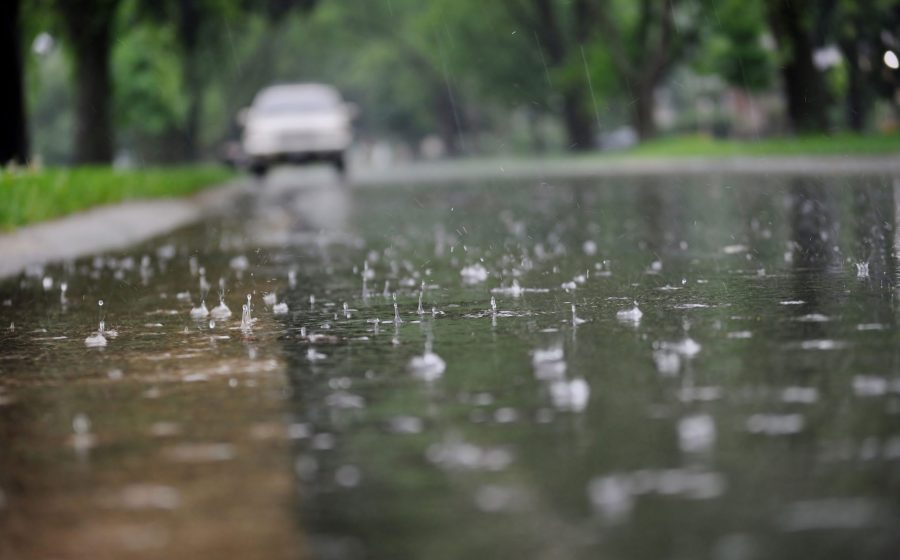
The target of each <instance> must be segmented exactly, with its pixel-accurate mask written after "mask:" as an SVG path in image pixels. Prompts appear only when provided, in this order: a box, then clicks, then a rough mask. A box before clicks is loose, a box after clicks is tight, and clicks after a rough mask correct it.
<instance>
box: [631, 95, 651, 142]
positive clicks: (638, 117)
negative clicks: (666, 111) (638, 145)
mask: <svg viewBox="0 0 900 560" xmlns="http://www.w3.org/2000/svg"><path fill="white" fill-rule="evenodd" d="M635 93H636V95H637V99H635V101H634V105H632V107H633V109H632V118H633V119H634V120H633V123H634V129H635V131H636V132H637V135H638V138H639V139H640V140H641V142H643V141H645V140H649V139H651V138H653V137H654V136H656V121H655V119H654V113H655V112H656V98H655V97H654V96H653V94H654V88H653V87H652V86H643V87H638V88H637V89H636V90H635Z"/></svg>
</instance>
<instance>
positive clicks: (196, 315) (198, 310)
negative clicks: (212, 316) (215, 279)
mask: <svg viewBox="0 0 900 560" xmlns="http://www.w3.org/2000/svg"><path fill="white" fill-rule="evenodd" d="M192 262H196V260H195V259H193V258H192ZM198 273H199V274H200V305H199V306H197V307H192V308H191V319H205V318H207V317H209V309H207V308H206V294H207V292H208V291H209V283H208V282H207V281H206V269H205V268H203V267H200V268H199V269H198Z"/></svg>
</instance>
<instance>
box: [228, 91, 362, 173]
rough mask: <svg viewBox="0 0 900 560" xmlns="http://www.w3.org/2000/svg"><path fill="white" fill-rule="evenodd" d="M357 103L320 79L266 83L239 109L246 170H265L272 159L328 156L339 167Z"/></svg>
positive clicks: (294, 160) (342, 166)
mask: <svg viewBox="0 0 900 560" xmlns="http://www.w3.org/2000/svg"><path fill="white" fill-rule="evenodd" d="M355 113H356V108H355V106H353V105H352V104H348V103H345V102H344V100H343V99H342V98H341V94H340V93H338V91H337V90H336V89H334V88H333V87H331V86H327V85H323V84H285V85H275V86H270V87H267V88H265V89H263V90H262V91H260V92H259V93H257V94H256V97H255V98H254V99H253V104H252V105H251V106H250V107H249V108H247V109H244V110H242V111H241V112H240V114H239V115H238V120H239V121H240V122H241V123H242V124H243V126H244V131H243V135H242V138H241V144H242V148H243V152H244V156H245V158H246V160H247V164H248V166H249V168H250V171H251V172H252V173H253V174H255V175H259V176H262V175H265V173H266V171H268V169H269V167H271V166H272V165H274V164H276V163H304V162H309V161H327V162H330V163H332V164H333V165H334V166H335V167H336V168H337V170H338V171H339V172H341V173H343V172H344V170H345V167H346V163H345V154H346V151H347V148H349V147H350V142H351V141H352V140H353V132H352V128H351V121H352V120H353V118H354V117H355Z"/></svg>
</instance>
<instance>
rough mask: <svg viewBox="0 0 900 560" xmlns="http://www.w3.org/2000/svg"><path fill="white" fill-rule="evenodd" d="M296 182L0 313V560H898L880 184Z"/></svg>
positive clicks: (37, 286)
mask: <svg viewBox="0 0 900 560" xmlns="http://www.w3.org/2000/svg"><path fill="white" fill-rule="evenodd" d="M299 180H300V179H298V176H296V175H293V174H281V175H277V174H276V175H275V176H273V177H272V179H271V181H270V183H269V184H267V185H266V186H265V187H261V188H260V191H259V193H258V195H256V196H252V197H248V198H246V199H245V200H242V201H241V203H240V204H239V205H238V206H237V207H236V208H235V209H234V210H233V212H232V213H230V214H228V215H226V216H222V217H219V218H214V219H210V220H208V221H207V222H205V223H202V224H198V225H197V226H194V227H191V228H187V229H185V230H182V231H179V232H176V233H175V234H173V235H171V236H167V237H165V238H163V239H158V240H155V241H153V242H151V243H148V244H146V245H145V246H141V247H137V248H135V249H134V250H133V251H128V252H127V253H125V254H117V255H109V256H102V257H98V258H96V259H86V260H82V261H78V262H75V263H68V264H65V265H58V266H50V267H47V268H46V269H43V270H32V271H30V272H29V273H28V274H25V275H23V276H21V277H20V278H16V279H13V280H9V281H7V282H6V283H5V284H3V286H2V288H0V292H2V299H3V300H5V301H4V306H3V307H0V319H2V323H3V324H4V325H9V324H10V323H14V325H15V326H14V329H10V330H7V331H5V332H4V333H3V335H2V344H3V348H4V353H3V357H2V358H3V359H2V360H0V369H2V378H0V402H2V405H0V415H2V416H3V422H2V425H3V434H2V437H3V449H4V452H3V453H2V455H0V490H2V492H3V496H4V500H3V504H4V508H3V510H2V513H0V516H2V517H0V519H2V520H3V521H2V522H0V531H2V534H4V535H6V536H7V537H8V538H7V537H4V539H2V540H4V541H6V542H10V543H12V545H11V546H8V547H7V548H8V549H10V550H12V551H14V552H16V553H18V554H19V555H20V556H22V557H39V556H40V553H41V552H43V551H44V550H45V549H44V548H42V546H45V547H49V548H47V549H46V550H49V551H50V552H53V553H59V552H60V549H59V547H56V548H53V546H50V545H40V546H39V545H38V544H35V543H37V542H38V541H41V542H43V541H46V539H42V538H39V537H46V536H49V535H54V536H60V535H66V536H67V538H69V539H70V540H71V542H72V543H73V544H72V546H75V547H77V546H82V545H83V544H84V543H91V542H99V543H101V544H104V543H105V544H106V545H108V546H113V545H114V546H117V547H119V549H118V550H120V551H121V553H122V554H126V555H127V554H132V555H135V556H140V555H141V554H144V555H148V556H147V557H152V554H154V553H158V552H159V551H160V550H166V551H170V552H171V551H176V550H183V548H182V547H183V546H186V544H185V543H195V544H196V543H198V542H199V543H201V544H198V545H197V547H198V548H196V549H195V550H199V551H201V553H203V554H206V553H207V552H208V551H210V550H214V549H213V548H209V547H211V546H213V545H212V544H210V542H213V541H215V540H216V539H224V542H234V543H237V544H236V545H235V546H239V547H244V548H243V550H245V551H253V553H249V552H248V553H247V554H245V555H240V554H235V552H234V550H236V549H234V548H232V549H228V548H224V547H223V548H222V550H221V551H219V552H221V555H224V556H225V557H255V556H259V557H263V556H265V557H269V558H271V557H273V556H274V557H277V556H285V557H290V556H292V555H294V556H312V557H318V558H460V557H475V556H477V557H514V556H517V557H529V558H532V557H553V558H596V557H597V556H598V555H604V556H609V557H623V558H648V559H650V558H661V557H690V558H717V559H718V558H722V559H725V558H735V559H744V558H795V557H798V556H803V557H816V558H845V557H848V556H851V555H852V556H853V557H859V558H886V557H893V556H895V555H896V554H897V553H898V552H900V536H898V533H897V532H896V530H895V528H896V526H897V522H898V512H897V507H896V505H895V504H896V503H897V499H898V497H900V487H898V482H900V479H898V478H897V476H896V473H897V466H898V461H900V431H898V429H897V427H896V426H897V425H898V424H897V416H898V413H900V375H898V372H897V368H898V352H897V350H896V346H897V345H896V341H897V324H896V320H895V316H896V305H895V302H894V284H895V280H896V263H895V256H894V251H895V244H896V241H897V239H896V237H895V236H896V233H895V226H896V204H897V202H898V199H897V196H896V189H897V185H895V183H894V182H893V181H892V180H891V179H890V178H886V177H858V178H846V177H844V178H840V179H829V178H792V177H780V176H759V177H752V176H744V177H729V176H716V177H691V178H683V179H681V178H678V177H672V178H654V179H649V178H648V179H608V180H603V181H581V180H580V181H570V182H553V183H542V182H539V181H524V182H490V181H480V182H477V181H476V182H472V183H466V184H452V185H450V184H448V185H436V186H429V187H418V188H414V187H403V188H389V187H385V188H374V187H371V188H368V187H367V188H361V189H350V188H347V187H341V186H339V185H334V184H328V183H327V181H324V182H319V181H304V186H303V187H297V184H298V181H299ZM145 255H146V259H144V256H145ZM129 259H130V261H129ZM192 259H193V261H192ZM200 267H202V268H203V269H204V272H205V277H206V279H207V281H208V282H209V283H210V284H211V285H212V289H211V291H212V294H211V295H209V296H207V297H206V303H207V305H208V307H210V308H211V307H213V306H214V305H215V304H216V303H217V302H218V296H217V295H216V292H217V282H218V279H219V278H220V277H224V278H225V283H226V288H227V292H226V298H225V300H226V303H227V304H228V306H229V307H230V308H231V310H232V311H233V312H234V315H232V317H231V318H230V319H228V320H225V321H218V322H217V323H216V324H215V325H214V326H212V327H211V326H210V325H209V322H208V319H207V320H200V321H197V320H194V319H192V318H191V316H190V310H191V308H192V307H194V306H196V305H198V304H199V299H200V296H199V293H198V292H199V290H198V286H199V278H200V272H199V269H200ZM47 278H51V279H52V285H50V286H46V283H47V280H46V279H47ZM60 281H66V282H67V284H68V289H67V299H68V304H67V305H63V304H61V302H60V292H59V282H60ZM423 285H424V288H423ZM183 292H189V295H186V296H182V299H179V297H178V294H179V293H183ZM270 292H274V293H275V294H276V298H277V300H278V301H280V302H284V303H286V304H287V307H288V310H287V312H286V313H281V314H276V313H274V312H273V308H272V306H271V305H267V304H264V303H263V295H264V294H266V293H270ZM248 293H250V294H251V295H252V296H253V299H252V306H253V309H252V310H251V311H252V315H253V316H254V317H255V318H256V319H257V320H256V322H255V323H253V325H252V326H251V328H250V329H244V330H241V329H240V319H241V313H240V307H241V304H242V303H244V301H245V297H246V294H248ZM420 297H421V302H422V312H423V313H421V314H419V313H418V307H419V301H420ZM491 297H494V299H495V303H496V308H495V309H494V310H492V308H491ZM101 298H102V299H104V301H105V308H106V310H107V311H106V315H107V316H106V322H107V325H108V327H109V328H113V327H114V328H116V329H117V330H118V336H117V337H116V338H111V339H109V341H108V345H107V346H106V347H105V348H102V349H98V348H88V347H86V346H85V344H84V338H85V337H86V336H88V335H89V334H91V332H92V331H93V330H96V328H97V326H96V323H97V321H98V311H97V305H96V302H97V300H98V299H101ZM395 301H396V303H397V309H398V314H399V321H396V320H395V312H394V307H393V304H394V302H395ZM344 304H346V308H345V306H344ZM573 305H574V318H573V307H572V306H573ZM635 305H637V307H638V309H640V318H639V319H637V320H635V316H636V315H637V313H634V312H632V313H624V314H623V313H621V312H627V311H633V309H634V307H635ZM60 336H65V337H67V338H65V339H57V338H56V337H60ZM226 337H227V338H226ZM428 345H430V346H431V348H432V350H433V352H434V353H435V354H437V356H439V357H440V359H441V360H443V362H445V364H446V367H445V368H443V369H441V368H440V367H435V368H421V367H417V366H416V365H415V364H416V363H417V362H415V361H414V360H415V359H416V357H420V356H422V355H423V353H425V352H426V346H428ZM116 372H118V373H116ZM84 418H88V419H89V420H90V422H89V424H90V426H89V428H88V429H85V426H84ZM167 423H168V424H167ZM172 425H175V426H177V429H174V428H172ZM167 430H168V431H167ZM160 433H162V434H163V435H160ZM86 435H87V436H88V438H87V439H85V436H86ZM92 438H93V439H92ZM79 442H80V443H79ZM217 476H218V477H219V478H216V477H217ZM210 487H211V488H212V489H210ZM173 496H174V498H173ZM75 504H78V505H77V507H76V506H75ZM219 512H230V513H229V514H228V515H223V516H218V517H225V518H228V519H231V520H232V522H233V523H232V524H231V525H229V524H228V523H224V522H220V523H213V522H209V521H207V520H209V519H213V518H216V517H217V514H218V513H219ZM73 519H74V520H78V521H80V524H78V523H76V525H75V528H74V529H71V530H67V529H64V527H65V526H68V525H67V524H68V523H69V522H70V521H72V520H73ZM23 524H35V525H33V526H29V528H28V529H25V528H23V527H22V525H23ZM110 524H112V526H113V527H118V528H119V533H113V534H117V535H118V537H116V539H117V540H116V539H113V540H114V542H113V544H112V545H109V543H108V542H107V541H110V538H107V537H105V536H104V537H102V538H101V537H99V536H95V537H93V538H94V539H95V541H92V540H91V538H89V536H90V535H94V534H97V535H107V534H110V532H109V531H108V530H107V528H108V527H110ZM234 527H246V528H247V529H243V530H244V531H245V532H244V533H240V531H237V532H235V530H234V529H233V528H234ZM198 534H199V535H207V538H208V539H209V541H210V542H204V541H203V538H200V537H198V536H197V535H198ZM104 538H106V540H103V539H104ZM96 539H99V540H96ZM135 543H137V544H135ZM260 543H264V544H260ZM204 547H205V548H204ZM229 550H230V551H229ZM23 551H24V552H23ZM63 552H64V551H63ZM113 556H114V555H113ZM120 557H121V556H120ZM170 557H171V556H170ZM185 557H189V556H185Z"/></svg>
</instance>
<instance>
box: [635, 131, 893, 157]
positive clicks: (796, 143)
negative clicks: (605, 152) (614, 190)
mask: <svg viewBox="0 0 900 560" xmlns="http://www.w3.org/2000/svg"><path fill="white" fill-rule="evenodd" d="M885 154H900V134H877V135H857V134H835V135H830V136H825V135H822V136H800V137H796V138H788V137H785V138H766V139H761V140H716V139H714V138H710V137H708V136H699V135H697V136H676V137H668V138H660V139H657V140H651V141H649V142H645V143H643V144H641V145H639V146H636V147H635V148H632V149H630V150H627V151H625V152H619V153H618V155H624V156H636V157H699V156H705V157H731V156H834V155H885Z"/></svg>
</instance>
